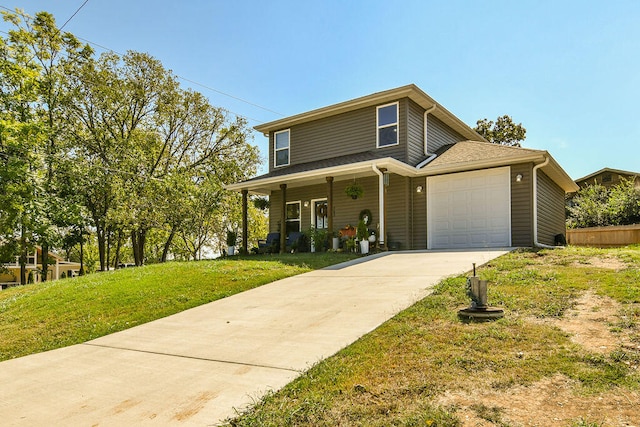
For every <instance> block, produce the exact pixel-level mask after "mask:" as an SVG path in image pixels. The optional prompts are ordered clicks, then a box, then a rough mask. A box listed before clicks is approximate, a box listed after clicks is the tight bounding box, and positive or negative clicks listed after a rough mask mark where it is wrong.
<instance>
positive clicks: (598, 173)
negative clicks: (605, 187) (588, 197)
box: [576, 168, 640, 183]
mask: <svg viewBox="0 0 640 427" xmlns="http://www.w3.org/2000/svg"><path fill="white" fill-rule="evenodd" d="M603 173H616V174H618V175H626V176H628V177H632V176H640V173H639V172H630V171H624V170H620V169H611V168H602V169H600V170H599V171H597V172H594V173H591V174H589V175H587V176H583V177H582V178H579V179H576V183H580V182H582V181H586V180H588V179H591V178H594V177H596V176H598V175H601V174H603Z"/></svg>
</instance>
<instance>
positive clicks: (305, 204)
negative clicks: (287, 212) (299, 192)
mask: <svg viewBox="0 0 640 427" xmlns="http://www.w3.org/2000/svg"><path fill="white" fill-rule="evenodd" d="M304 207H305V208H308V207H309V201H308V200H305V201H304Z"/></svg>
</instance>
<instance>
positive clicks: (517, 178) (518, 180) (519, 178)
mask: <svg viewBox="0 0 640 427" xmlns="http://www.w3.org/2000/svg"><path fill="white" fill-rule="evenodd" d="M516 182H522V174H521V173H519V174H518V175H516Z"/></svg>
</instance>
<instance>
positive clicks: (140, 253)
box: [131, 228, 147, 267]
mask: <svg viewBox="0 0 640 427" xmlns="http://www.w3.org/2000/svg"><path fill="white" fill-rule="evenodd" d="M146 238H147V230H146V229H144V228H143V229H139V230H134V231H132V232H131V245H132V246H133V258H134V261H135V263H136V266H138V267H139V266H141V265H143V264H144V244H145V241H146Z"/></svg>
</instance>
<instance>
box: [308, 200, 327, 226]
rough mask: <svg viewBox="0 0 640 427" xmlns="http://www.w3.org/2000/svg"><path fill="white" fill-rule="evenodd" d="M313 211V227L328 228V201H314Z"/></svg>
mask: <svg viewBox="0 0 640 427" xmlns="http://www.w3.org/2000/svg"><path fill="white" fill-rule="evenodd" d="M312 203H313V204H312V210H311V225H312V226H313V227H315V228H316V229H326V228H327V224H328V222H327V213H328V211H327V209H328V207H327V199H323V200H313V202H312Z"/></svg>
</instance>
